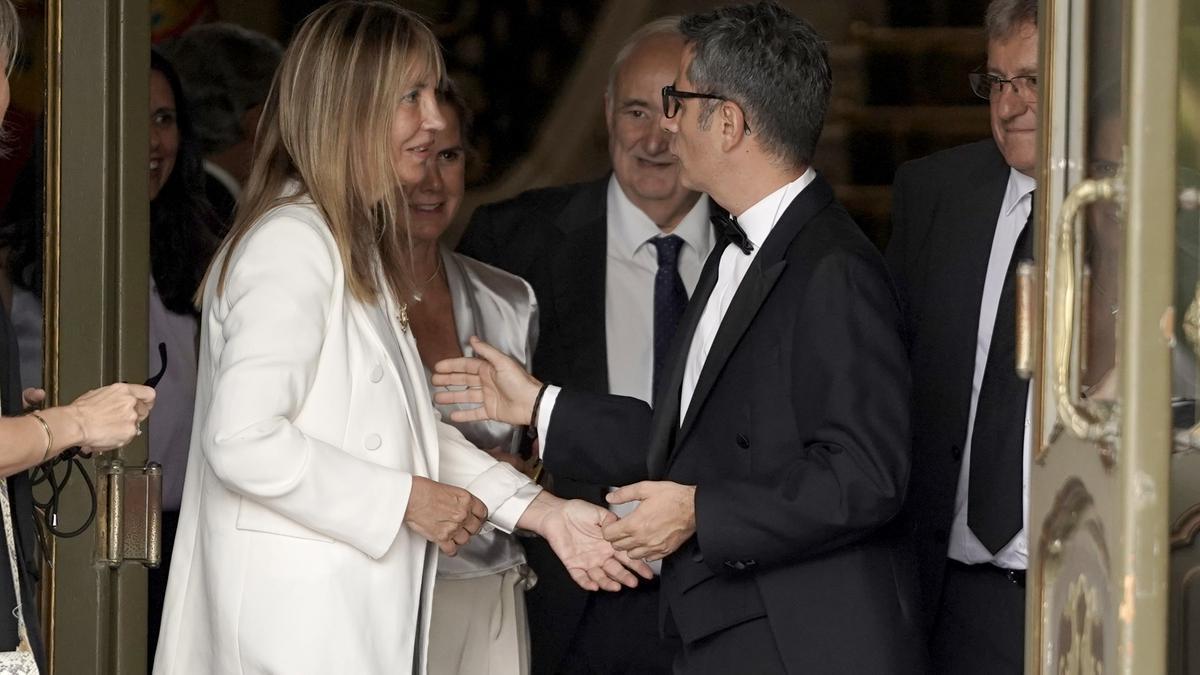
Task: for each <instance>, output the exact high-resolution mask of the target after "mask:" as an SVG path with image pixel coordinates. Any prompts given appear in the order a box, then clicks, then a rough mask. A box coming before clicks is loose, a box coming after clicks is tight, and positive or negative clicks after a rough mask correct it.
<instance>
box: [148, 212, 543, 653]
mask: <svg viewBox="0 0 1200 675" xmlns="http://www.w3.org/2000/svg"><path fill="white" fill-rule="evenodd" d="M221 255H222V256H224V255H231V256H232V257H231V259H230V265H229V272H228V276H227V279H226V284H225V289H224V292H223V293H222V294H221V295H220V296H218V295H217V293H216V276H217V275H215V274H213V275H210V279H209V280H208V283H207V285H206V286H205V288H204V310H203V313H202V316H201V325H202V328H201V338H200V363H199V374H198V378H199V381H198V385H197V392H196V417H195V424H194V429H193V432H192V441H191V451H190V456H189V458H188V468H187V479H186V483H185V486H184V493H183V504H182V508H181V511H180V518H179V529H178V532H177V534H176V540H175V550H174V558H173V564H172V567H171V574H170V581H169V584H168V587H167V595H166V603H165V608H164V611H163V622H162V632H161V636H160V638H159V644H158V653H157V656H156V658H155V663H154V672H155V673H160V674H164V675H166V674H178V673H188V674H191V673H197V674H199V673H204V674H208V673H247V674H248V673H286V674H287V675H292V674H296V673H314V674H315V673H321V674H322V675H324V674H328V673H355V674H364V675H365V674H371V673H403V674H404V675H408V674H410V673H424V672H425V665H424V662H425V658H424V655H425V651H426V646H427V644H428V635H427V631H426V627H427V626H428V625H429V611H430V606H431V594H432V591H433V579H434V576H435V572H436V566H437V549H436V547H434V546H432V545H428V544H427V542H426V541H425V540H424V539H422V538H421V537H420V536H418V535H417V534H416V533H414V532H413V531H411V530H409V529H408V528H406V527H404V526H403V524H402V521H403V516H404V511H405V508H406V507H407V504H408V497H409V490H410V487H411V485H412V477H413V476H426V477H428V478H431V479H433V480H439V481H442V482H446V483H450V484H453V485H459V486H462V487H465V488H467V489H468V490H470V491H471V492H472V493H473V494H475V496H477V497H479V498H480V499H481V500H482V501H483V502H484V503H485V504H486V505H487V506H488V512H489V514H490V515H489V520H490V521H491V522H492V523H493V524H494V525H495V526H497V527H499V528H501V529H503V530H505V531H511V530H512V529H513V528H514V527H515V525H516V520H517V519H518V518H519V517H520V515H521V513H523V512H524V510H525V508H526V507H527V506H528V505H529V502H531V501H532V499H533V497H534V496H536V495H537V493H538V491H539V490H540V489H539V488H537V486H535V485H532V484H531V483H530V482H529V480H528V479H527V478H526V477H524V476H522V475H521V474H520V473H519V472H517V471H516V470H514V469H513V468H512V467H510V466H508V465H506V464H503V463H498V462H496V461H495V460H493V459H492V458H491V457H489V456H488V455H487V454H486V453H484V452H482V451H480V450H477V449H476V448H474V447H473V446H472V445H471V444H470V443H468V442H467V441H466V440H465V439H464V438H463V437H462V435H461V434H460V433H459V432H458V431H457V430H455V429H454V428H453V427H451V426H449V425H448V424H445V423H443V422H441V421H440V420H439V419H438V416H437V414H436V412H435V410H434V408H433V404H432V402H431V401H430V400H429V398H428V394H427V390H426V382H425V375H424V371H423V369H422V365H421V360H420V358H419V356H418V353H417V348H416V344H415V343H414V342H413V339H412V336H411V334H409V333H407V332H404V331H402V330H401V329H400V327H399V325H398V324H397V323H396V321H395V320H394V316H395V314H396V312H395V307H394V303H392V302H391V299H390V296H385V300H386V312H387V316H388V317H390V318H392V320H391V321H389V322H388V323H390V328H391V330H390V332H391V333H392V335H387V334H382V333H381V331H380V330H379V329H377V327H378V326H380V325H381V324H382V320H373V319H372V317H373V316H378V314H373V312H375V311H376V310H375V308H373V307H369V306H364V305H363V304H361V303H359V302H357V301H356V300H354V299H353V298H352V296H351V295H350V294H349V292H348V289H347V288H346V284H345V275H344V272H343V268H342V262H341V258H340V256H339V255H338V251H337V247H336V244H335V242H334V239H333V237H332V235H331V233H330V232H329V229H328V227H327V226H326V224H325V222H324V220H323V219H322V217H321V216H320V213H319V212H318V210H317V209H316V208H315V207H314V206H313V205H312V202H311V201H308V200H305V201H303V202H300V203H296V204H290V205H286V206H282V207H279V208H277V209H275V210H273V211H271V212H269V213H268V214H267V215H266V216H264V217H263V218H262V219H261V220H260V221H259V222H258V223H257V224H256V225H255V226H254V227H253V229H252V230H251V231H250V233H249V234H247V236H246V237H245V238H244V239H243V240H242V242H241V243H240V244H239V246H238V248H237V250H235V251H233V252H232V253H230V252H229V251H224V252H223V253H222V254H221ZM385 330H386V329H385ZM389 342H390V348H389ZM397 343H398V344H397ZM485 527H486V526H485Z"/></svg>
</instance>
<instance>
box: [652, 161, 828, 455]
mask: <svg viewBox="0 0 1200 675" xmlns="http://www.w3.org/2000/svg"><path fill="white" fill-rule="evenodd" d="M832 201H833V190H832V189H831V188H830V187H829V184H828V183H826V182H825V180H824V179H823V178H821V176H817V177H816V179H814V180H813V182H812V183H811V184H810V185H809V186H808V187H807V188H805V189H804V191H803V192H801V193H800V194H799V195H798V196H797V197H796V198H795V199H794V200H792V203H791V204H790V205H789V206H788V208H787V209H786V210H785V211H784V212H783V215H782V216H780V218H779V222H777V223H776V224H775V226H774V227H773V228H772V229H771V233H770V234H769V235H767V240H766V241H765V242H763V245H762V250H760V251H759V252H758V255H756V256H755V257H754V261H753V262H751V263H750V267H749V268H748V269H747V270H746V276H745V277H743V278H742V282H741V284H740V285H739V286H738V289H737V291H736V293H735V294H734V296H733V301H732V302H730V304H729V309H728V310H726V312H725V317H724V318H723V319H722V320H721V325H720V327H719V328H718V329H717V334H716V337H714V338H713V343H712V347H711V348H710V349H709V351H708V357H707V358H706V359H705V360H704V367H703V369H701V371H700V377H699V379H698V380H697V381H696V391H695V392H693V394H692V400H691V403H689V404H688V411H687V416H686V417H685V418H684V420H683V424H682V425H681V426H680V429H679V434H678V436H677V437H676V439H675V443H674V447H676V448H678V447H679V444H680V443H681V442H682V441H683V439H684V438H686V437H687V434H688V432H689V431H690V430H691V428H692V425H694V424H695V422H696V416H697V415H698V414H699V411H700V410H701V409H702V408H703V407H704V401H705V399H706V398H707V397H708V394H709V392H711V391H712V388H713V385H714V384H715V383H716V381H717V377H718V376H720V374H721V371H722V370H723V369H724V368H725V363H726V362H727V361H728V360H729V357H730V355H732V354H733V350H734V349H735V348H736V347H737V345H738V342H740V341H741V339H742V335H743V334H745V332H746V329H747V328H749V327H750V323H751V322H752V321H753V320H754V316H755V315H756V314H758V308H759V307H761V306H762V303H763V301H764V300H766V299H767V296H768V295H769V294H770V293H771V289H773V288H774V287H775V282H777V281H778V280H779V275H780V274H782V273H783V270H784V269H785V268H786V267H787V261H786V260H785V259H784V255H785V254H786V253H787V249H788V247H789V246H790V245H791V243H792V240H793V239H795V237H796V235H797V234H799V233H800V230H801V229H803V227H804V224H805V223H807V222H808V221H809V220H811V219H812V217H813V216H815V215H817V214H818V213H820V212H821V211H822V210H823V209H824V208H825V207H827V206H828V205H829V204H830V202H832ZM688 344H689V346H690V344H691V340H690V338H689V340H688Z"/></svg>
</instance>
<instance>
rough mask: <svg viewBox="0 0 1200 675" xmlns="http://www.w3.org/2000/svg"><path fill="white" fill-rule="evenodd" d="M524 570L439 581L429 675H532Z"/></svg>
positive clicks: (430, 629)
mask: <svg viewBox="0 0 1200 675" xmlns="http://www.w3.org/2000/svg"><path fill="white" fill-rule="evenodd" d="M525 569H526V566H525V565H522V566H520V567H518V568H515V569H510V570H507V571H505V572H501V573H497V574H489V575H488V576H485V577H476V578H474V579H442V578H439V579H437V581H436V583H435V584H434V587H433V618H432V619H431V620H430V625H429V675H529V623H528V622H527V621H526V619H525V588H526V572H525Z"/></svg>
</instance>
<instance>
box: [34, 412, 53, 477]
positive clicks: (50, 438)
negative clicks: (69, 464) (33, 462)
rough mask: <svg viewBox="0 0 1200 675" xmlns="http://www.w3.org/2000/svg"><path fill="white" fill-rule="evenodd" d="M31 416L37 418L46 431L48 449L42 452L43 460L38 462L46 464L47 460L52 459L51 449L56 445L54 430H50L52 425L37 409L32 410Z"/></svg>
mask: <svg viewBox="0 0 1200 675" xmlns="http://www.w3.org/2000/svg"><path fill="white" fill-rule="evenodd" d="M29 416H30V417H32V418H33V419H35V420H37V421H38V424H41V425H42V430H43V431H45V432H46V451H45V452H43V453H42V461H41V462H38V464H44V463H45V462H46V460H48V459H50V449H51V448H53V447H54V432H52V431H50V425H49V424H46V420H45V418H43V417H42V416H41V415H39V414H38V413H37V411H32V410H31V411H30V412H29Z"/></svg>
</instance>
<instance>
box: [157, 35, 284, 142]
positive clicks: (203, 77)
mask: <svg viewBox="0 0 1200 675" xmlns="http://www.w3.org/2000/svg"><path fill="white" fill-rule="evenodd" d="M166 51H167V55H168V56H169V57H170V58H171V62H172V65H174V66H175V69H176V70H177V71H179V79H180V80H182V81H183V89H184V91H185V92H186V93H187V98H188V101H189V105H190V106H191V112H192V123H193V125H194V126H195V128H196V139H197V140H198V141H199V142H200V146H201V148H202V149H203V151H204V154H209V153H212V152H218V151H221V150H224V149H225V148H228V147H230V146H232V145H234V144H236V143H239V142H241V141H242V140H243V134H242V115H244V114H245V113H246V111H247V110H249V109H251V108H253V107H254V106H256V105H259V104H260V103H262V102H263V101H265V100H266V99H267V94H268V93H269V92H270V91H271V80H272V78H273V77H274V75H275V70H276V69H277V68H278V67H279V62H280V60H282V58H283V49H282V48H281V47H280V46H279V43H278V42H276V41H275V40H272V39H271V38H269V37H267V36H265V35H263V34H262V33H257V32H255V31H252V30H249V29H247V28H243V27H241V26H238V25H235V24H231V23H221V22H217V23H205V24H200V25H198V26H194V27H192V28H190V29H188V31H187V32H186V33H184V34H183V35H181V36H179V38H177V39H176V40H174V41H173V42H172V43H171V44H170V45H168V46H167V48H166Z"/></svg>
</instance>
